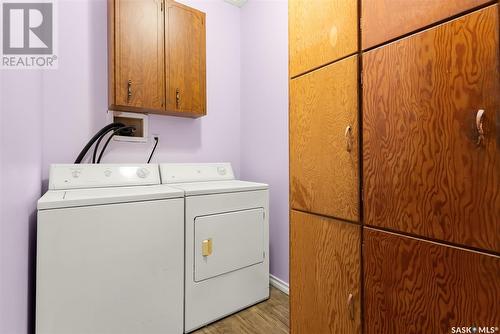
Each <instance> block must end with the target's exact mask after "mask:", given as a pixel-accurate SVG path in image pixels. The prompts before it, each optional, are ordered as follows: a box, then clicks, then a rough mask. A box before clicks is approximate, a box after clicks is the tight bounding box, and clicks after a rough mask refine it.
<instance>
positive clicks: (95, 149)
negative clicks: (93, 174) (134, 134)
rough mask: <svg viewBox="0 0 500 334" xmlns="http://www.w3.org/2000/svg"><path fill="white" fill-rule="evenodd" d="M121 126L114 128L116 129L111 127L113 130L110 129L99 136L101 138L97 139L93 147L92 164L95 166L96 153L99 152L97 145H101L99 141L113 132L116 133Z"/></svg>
mask: <svg viewBox="0 0 500 334" xmlns="http://www.w3.org/2000/svg"><path fill="white" fill-rule="evenodd" d="M121 127H123V126H116V127H113V128H110V129H108V130H107V131H106V132H104V133H103V134H101V136H100V137H99V139H98V140H97V142H96V143H95V146H94V153H93V154H92V163H93V164H95V163H96V160H97V151H99V145H100V144H101V141H102V139H103V138H104V137H106V135H107V134H108V133H109V132H113V131H116V130H117V129H119V128H121Z"/></svg>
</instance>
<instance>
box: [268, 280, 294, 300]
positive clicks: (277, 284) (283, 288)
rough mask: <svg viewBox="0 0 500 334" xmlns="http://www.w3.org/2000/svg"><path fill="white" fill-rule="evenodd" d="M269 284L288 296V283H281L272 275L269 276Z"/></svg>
mask: <svg viewBox="0 0 500 334" xmlns="http://www.w3.org/2000/svg"><path fill="white" fill-rule="evenodd" d="M269 284H271V285H272V286H274V287H275V288H276V289H278V290H280V291H282V292H284V293H286V294H287V295H288V294H290V288H289V286H288V283H286V282H283V281H282V280H280V279H279V278H278V277H276V276H274V275H269Z"/></svg>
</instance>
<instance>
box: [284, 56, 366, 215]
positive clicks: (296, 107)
mask: <svg viewBox="0 0 500 334" xmlns="http://www.w3.org/2000/svg"><path fill="white" fill-rule="evenodd" d="M357 69H358V59H357V56H353V57H350V58H347V59H344V60H341V61H339V62H336V63H333V64H331V65H328V66H326V67H323V68H321V69H319V70H316V71H313V72H311V73H308V74H305V75H303V76H300V77H298V78H296V79H292V80H291V82H290V186H291V207H292V208H293V209H298V210H302V211H308V212H313V213H319V214H323V215H327V216H331V217H335V218H341V219H346V220H350V221H355V222H357V221H359V179H358V174H359V173H358V153H359V152H358V74H357Z"/></svg>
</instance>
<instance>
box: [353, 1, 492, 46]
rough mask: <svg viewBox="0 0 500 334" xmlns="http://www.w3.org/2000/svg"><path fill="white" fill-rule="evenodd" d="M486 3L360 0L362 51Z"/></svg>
mask: <svg viewBox="0 0 500 334" xmlns="http://www.w3.org/2000/svg"><path fill="white" fill-rule="evenodd" d="M488 2H491V0H432V1H426V0H417V1H415V0H362V5H361V8H362V14H361V18H362V20H361V33H362V43H363V49H367V48H370V47H373V46H375V45H378V44H381V43H384V42H386V41H389V40H391V39H394V38H397V37H399V36H402V35H405V34H407V33H409V32H412V31H415V30H418V29H420V28H423V27H425V26H427V25H430V24H432V23H435V22H439V21H441V20H444V19H446V18H448V17H450V16H453V15H457V14H459V13H462V12H464V11H466V10H469V9H472V8H474V7H477V6H480V5H482V4H485V3H488Z"/></svg>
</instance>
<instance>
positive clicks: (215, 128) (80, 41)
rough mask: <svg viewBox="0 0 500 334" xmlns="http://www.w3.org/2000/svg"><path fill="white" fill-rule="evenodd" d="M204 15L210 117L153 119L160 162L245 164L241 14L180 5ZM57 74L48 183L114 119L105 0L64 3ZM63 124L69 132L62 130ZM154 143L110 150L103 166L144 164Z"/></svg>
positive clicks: (220, 6) (50, 77)
mask: <svg viewBox="0 0 500 334" xmlns="http://www.w3.org/2000/svg"><path fill="white" fill-rule="evenodd" d="M181 2H183V3H185V4H187V5H190V6H192V7H195V8H198V9H200V10H202V11H204V12H205V13H206V14H207V20H206V27H207V104H208V105H207V110H208V114H209V116H208V117H203V118H200V119H196V120H193V119H186V118H177V117H165V116H156V115H151V116H150V133H151V134H157V135H159V137H160V144H159V145H158V149H157V154H156V156H155V159H154V160H155V161H157V162H207V161H229V162H231V163H233V166H234V167H235V170H236V171H237V173H239V165H240V153H239V152H240V143H239V137H240V134H239V132H240V129H239V126H240V89H239V87H240V32H239V31H240V10H239V9H238V8H237V7H234V6H230V5H229V4H226V3H225V2H223V1H222V0H208V1H207V0H183V1H181ZM59 12H60V14H61V15H60V18H59V35H60V43H59V49H60V50H59V53H60V56H59V69H58V70H57V71H46V72H44V74H43V82H44V101H43V111H44V125H43V129H44V131H43V138H44V141H43V147H44V150H43V152H44V154H43V165H44V177H47V175H48V172H47V170H48V166H49V164H50V163H54V162H72V161H73V160H74V158H75V157H76V155H77V154H78V151H79V150H80V149H81V147H82V146H83V145H84V144H85V142H86V141H87V140H88V139H89V138H90V137H91V136H92V134H93V133H95V132H96V131H97V130H98V129H99V128H101V127H102V126H104V125H105V124H106V122H108V121H109V119H108V118H107V115H106V108H107V55H106V52H107V51H106V50H107V40H106V33H105V32H106V24H107V23H106V22H107V21H106V20H107V16H106V1H104V0H93V1H85V0H83V1H82V0H79V1H62V2H60V4H59ZM61 124H64V126H60V125H61ZM151 147H152V142H151V141H150V142H149V143H145V144H141V143H139V144H138V143H133V144H131V143H118V142H113V143H112V144H111V145H110V149H109V151H108V154H107V155H106V156H105V158H104V159H103V162H145V160H147V158H148V155H149V152H150V150H151Z"/></svg>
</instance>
